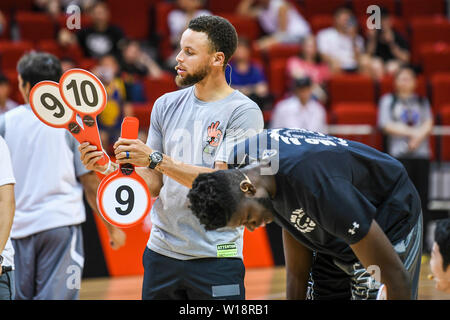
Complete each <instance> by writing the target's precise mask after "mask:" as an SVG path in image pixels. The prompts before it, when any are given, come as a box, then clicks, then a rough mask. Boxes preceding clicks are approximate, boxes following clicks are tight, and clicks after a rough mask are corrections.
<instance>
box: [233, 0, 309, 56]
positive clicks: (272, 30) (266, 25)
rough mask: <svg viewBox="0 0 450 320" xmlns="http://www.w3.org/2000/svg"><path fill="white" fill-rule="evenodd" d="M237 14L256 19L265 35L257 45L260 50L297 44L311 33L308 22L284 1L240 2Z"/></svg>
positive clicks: (244, 0) (247, 0)
mask: <svg viewBox="0 0 450 320" xmlns="http://www.w3.org/2000/svg"><path fill="white" fill-rule="evenodd" d="M237 13H238V14H241V15H245V16H250V17H256V18H258V20H259V24H260V25H261V28H262V29H263V30H264V32H265V33H266V34H267V36H265V37H263V38H262V39H260V40H259V41H258V43H257V45H258V47H259V49H262V50H263V49H266V48H268V47H270V46H272V45H274V44H277V43H299V42H300V41H301V40H302V39H303V38H305V37H306V36H307V35H309V34H310V33H311V29H310V27H309V24H308V22H307V21H306V20H305V19H304V18H303V17H302V15H301V14H300V13H299V12H298V11H297V9H296V8H295V7H294V6H293V5H292V4H291V3H289V2H288V1H285V0H242V1H241V2H240V3H239V6H238V8H237Z"/></svg>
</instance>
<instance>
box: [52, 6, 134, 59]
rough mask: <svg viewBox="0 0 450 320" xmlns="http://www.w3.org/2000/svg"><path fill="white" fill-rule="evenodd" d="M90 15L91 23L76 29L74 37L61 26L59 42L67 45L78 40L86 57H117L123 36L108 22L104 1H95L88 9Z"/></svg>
mask: <svg viewBox="0 0 450 320" xmlns="http://www.w3.org/2000/svg"><path fill="white" fill-rule="evenodd" d="M90 15H91V18H92V25H91V26H89V27H86V28H83V29H81V30H80V31H78V32H77V33H76V37H75V36H74V34H73V33H72V32H70V31H69V30H67V29H65V28H62V29H61V31H60V32H59V34H58V42H59V44H60V45H62V46H68V45H71V44H73V43H75V42H76V41H78V44H79V45H80V46H81V48H83V51H84V55H85V56H86V57H92V58H99V57H102V56H104V55H109V54H114V55H116V56H117V57H119V54H120V50H119V46H120V42H121V41H122V40H124V39H125V36H124V34H123V32H122V30H121V29H120V28H119V27H117V26H115V25H111V24H110V21H109V20H110V12H109V8H108V5H107V4H106V3H104V2H97V3H95V4H94V5H93V6H92V8H91V9H90Z"/></svg>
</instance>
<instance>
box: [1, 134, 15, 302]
mask: <svg viewBox="0 0 450 320" xmlns="http://www.w3.org/2000/svg"><path fill="white" fill-rule="evenodd" d="M0 168H1V169H0V300H14V295H15V288H14V271H13V269H14V249H13V247H12V244H11V240H10V237H9V234H10V232H11V226H12V222H13V218H14V209H15V200H14V184H15V183H16V180H15V179H14V174H13V170H12V165H11V158H10V155H9V150H8V146H7V145H6V143H5V140H3V138H2V137H0ZM3 268H8V269H10V270H8V271H5V272H4V273H3V270H2V269H3Z"/></svg>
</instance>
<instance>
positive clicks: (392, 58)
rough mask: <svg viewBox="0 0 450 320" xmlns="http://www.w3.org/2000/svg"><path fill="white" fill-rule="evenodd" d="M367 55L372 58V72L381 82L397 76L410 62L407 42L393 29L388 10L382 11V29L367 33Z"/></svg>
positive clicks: (370, 30) (371, 30)
mask: <svg viewBox="0 0 450 320" xmlns="http://www.w3.org/2000/svg"><path fill="white" fill-rule="evenodd" d="M367 38H368V39H367V54H369V55H370V56H371V58H372V59H371V63H370V64H371V66H370V67H371V72H372V76H373V78H374V79H377V80H380V79H382V78H383V76H384V75H385V74H386V73H387V74H395V73H396V72H397V71H398V69H399V68H400V66H401V65H403V64H407V63H408V62H409V57H410V54H409V49H408V43H407V42H406V40H405V39H404V38H403V37H402V36H401V35H400V34H399V33H398V32H397V31H395V30H394V29H393V27H392V18H391V16H390V15H389V12H388V11H387V10H382V11H381V29H369V30H368V31H367Z"/></svg>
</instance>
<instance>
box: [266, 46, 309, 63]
mask: <svg viewBox="0 0 450 320" xmlns="http://www.w3.org/2000/svg"><path fill="white" fill-rule="evenodd" d="M301 50H302V47H301V45H299V44H276V45H273V46H271V47H270V48H269V49H267V51H266V56H267V58H268V59H269V61H270V60H272V59H280V58H283V59H288V58H290V57H292V56H297V55H299V54H300V52H301Z"/></svg>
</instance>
